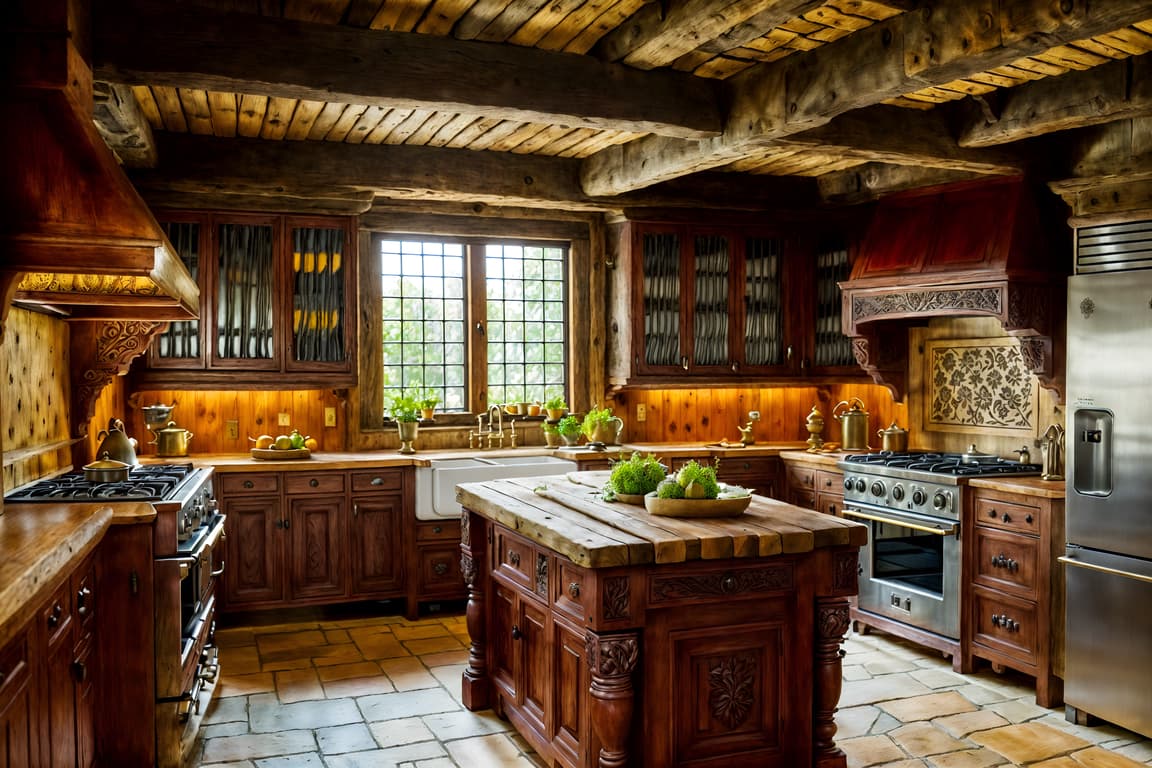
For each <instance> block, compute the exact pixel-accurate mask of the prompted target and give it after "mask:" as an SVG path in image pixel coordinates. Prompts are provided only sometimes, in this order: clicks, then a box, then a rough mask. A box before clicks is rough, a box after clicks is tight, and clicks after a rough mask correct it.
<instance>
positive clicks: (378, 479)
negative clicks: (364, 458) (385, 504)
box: [352, 469, 404, 491]
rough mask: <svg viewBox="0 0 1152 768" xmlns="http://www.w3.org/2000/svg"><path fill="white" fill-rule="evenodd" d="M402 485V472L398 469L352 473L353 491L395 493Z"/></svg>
mask: <svg viewBox="0 0 1152 768" xmlns="http://www.w3.org/2000/svg"><path fill="white" fill-rule="evenodd" d="M403 485H404V472H403V471H402V470H399V469H380V470H376V471H373V472H353V473H352V490H353V491H397V490H400V488H401V487H402V486H403Z"/></svg>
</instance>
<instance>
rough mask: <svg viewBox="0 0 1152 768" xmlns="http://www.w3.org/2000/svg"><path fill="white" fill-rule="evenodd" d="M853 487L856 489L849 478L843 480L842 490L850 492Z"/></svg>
mask: <svg viewBox="0 0 1152 768" xmlns="http://www.w3.org/2000/svg"><path fill="white" fill-rule="evenodd" d="M855 487H856V483H854V482H852V478H850V477H846V478H844V490H846V491H850V490H852V489H853V488H855Z"/></svg>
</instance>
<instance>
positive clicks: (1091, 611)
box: [1061, 547, 1152, 735]
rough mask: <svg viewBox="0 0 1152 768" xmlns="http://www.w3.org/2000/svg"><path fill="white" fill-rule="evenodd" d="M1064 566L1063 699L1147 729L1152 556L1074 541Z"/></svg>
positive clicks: (1151, 731)
mask: <svg viewBox="0 0 1152 768" xmlns="http://www.w3.org/2000/svg"><path fill="white" fill-rule="evenodd" d="M1061 562H1063V563H1064V565H1065V570H1064V574H1065V583H1066V587H1065V589H1066V594H1067V622H1068V636H1067V639H1066V641H1065V643H1066V647H1065V683H1064V699H1065V701H1067V702H1068V704H1069V705H1071V706H1074V707H1077V708H1079V709H1081V710H1084V711H1086V712H1090V713H1091V714H1093V715H1096V716H1098V717H1101V718H1103V719H1105V720H1107V721H1109V722H1112V723H1115V724H1116V725H1119V726H1122V727H1124V728H1128V729H1130V730H1133V731H1136V732H1138V733H1143V734H1145V735H1152V655H1150V654H1149V650H1150V646H1149V639H1150V638H1152V611H1149V610H1148V606H1152V563H1150V562H1148V561H1146V560H1137V559H1133V558H1127V557H1122V556H1119V555H1114V554H1108V553H1103V552H1096V551H1093V550H1088V549H1082V548H1078V547H1069V549H1068V555H1067V556H1066V557H1064V558H1061Z"/></svg>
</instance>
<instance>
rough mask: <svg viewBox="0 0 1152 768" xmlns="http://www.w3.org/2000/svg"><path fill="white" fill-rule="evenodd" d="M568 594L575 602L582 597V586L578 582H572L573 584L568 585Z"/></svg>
mask: <svg viewBox="0 0 1152 768" xmlns="http://www.w3.org/2000/svg"><path fill="white" fill-rule="evenodd" d="M568 594H569V595H571V596H572V599H573V600H575V599H576V598H578V597H580V584H579V583H578V582H575V581H574V582H572V583H571V584H569V585H568Z"/></svg>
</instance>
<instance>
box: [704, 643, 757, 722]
mask: <svg viewBox="0 0 1152 768" xmlns="http://www.w3.org/2000/svg"><path fill="white" fill-rule="evenodd" d="M758 675H759V671H758V664H757V661H756V656H755V655H754V654H751V653H740V654H735V655H733V656H729V657H727V658H725V659H718V660H716V661H715V662H714V663H713V664H711V666H710V669H709V670H708V708H709V709H710V710H711V712H712V717H714V718H716V719H717V720H718V721H720V722H721V723H723V724H724V726H725V727H727V728H728V729H729V730H735V729H736V728H739V727H740V726H741V725H742V724H743V723H744V721H745V720H747V719H748V713H749V712H751V711H752V705H753V704H754V703H755V701H754V697H755V684H754V681H755V680H756V678H757V676H758Z"/></svg>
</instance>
